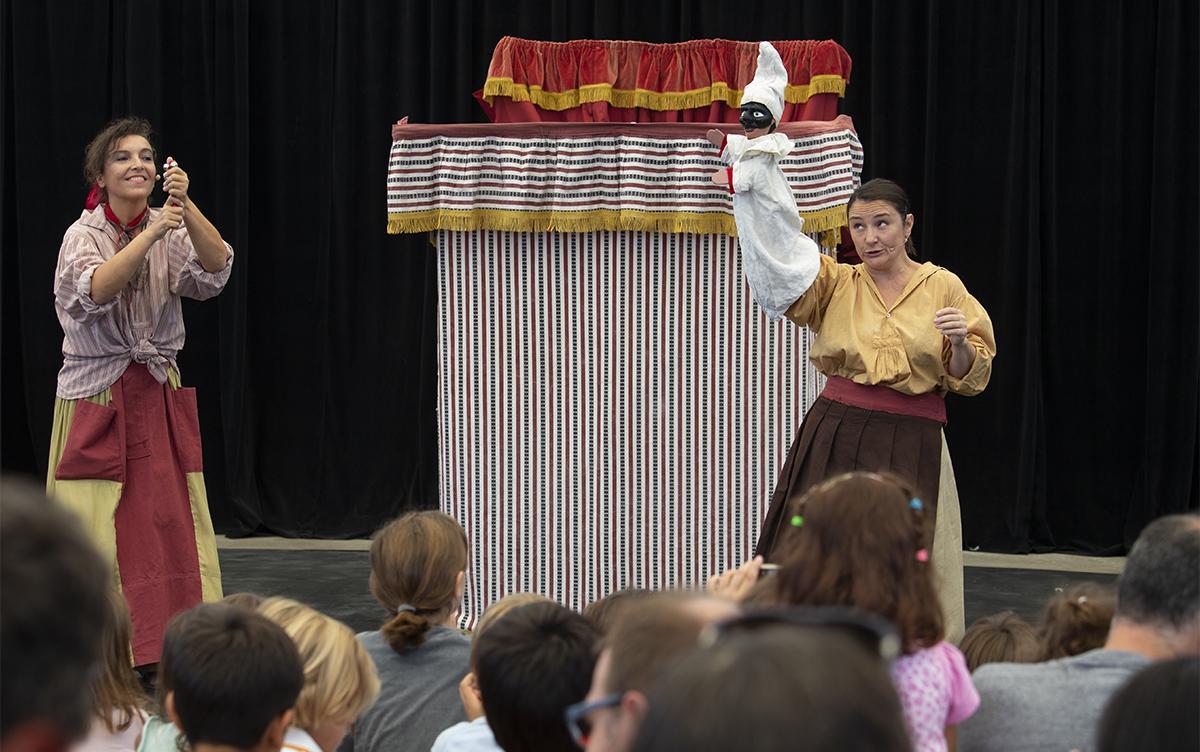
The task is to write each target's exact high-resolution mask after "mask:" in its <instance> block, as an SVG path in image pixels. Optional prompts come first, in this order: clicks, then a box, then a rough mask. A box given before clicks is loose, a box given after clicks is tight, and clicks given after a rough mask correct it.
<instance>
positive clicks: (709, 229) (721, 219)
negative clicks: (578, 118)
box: [387, 206, 846, 248]
mask: <svg viewBox="0 0 1200 752" xmlns="http://www.w3.org/2000/svg"><path fill="white" fill-rule="evenodd" d="M800 216H801V217H803V218H804V231H805V232H807V233H810V234H811V233H821V235H820V240H821V246H822V247H824V248H831V247H833V246H835V245H837V243H838V241H839V239H840V237H841V236H840V234H838V230H839V228H840V227H842V226H843V225H845V224H846V208H845V207H843V206H834V207H830V208H828V209H822V210H820V211H817V212H801V213H800ZM433 230H455V231H458V232H471V231H473V230H500V231H504V232H596V231H601V230H635V231H638V232H666V233H689V234H693V235H729V236H730V237H737V224H736V223H735V222H734V220H733V215H732V214H726V213H724V212H720V213H716V212H714V213H711V214H695V213H688V212H646V211H637V210H632V209H629V210H621V211H617V210H614V209H596V210H593V211H586V212H558V211H536V212H535V211H510V210H506V209H429V210H426V211H419V212H404V213H402V214H389V215H388V223H387V231H388V234H389V235H399V234H401V233H415V232H432V231H433Z"/></svg>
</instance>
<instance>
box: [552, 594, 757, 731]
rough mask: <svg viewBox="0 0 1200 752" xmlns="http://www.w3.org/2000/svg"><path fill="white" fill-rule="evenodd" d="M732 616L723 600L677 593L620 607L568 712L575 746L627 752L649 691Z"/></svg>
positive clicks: (652, 596) (732, 609) (732, 610)
mask: <svg viewBox="0 0 1200 752" xmlns="http://www.w3.org/2000/svg"><path fill="white" fill-rule="evenodd" d="M737 613H738V611H737V608H736V607H734V606H732V605H731V604H730V603H728V602H727V601H723V600H718V599H715V598H710V597H705V596H696V595H693V594H686V593H681V592H668V593H654V594H649V595H643V596H640V597H638V598H637V599H636V600H634V601H633V602H631V603H628V604H626V605H625V606H623V607H622V609H621V613H620V615H619V617H618V618H617V620H616V622H615V623H614V624H613V626H612V628H611V630H610V631H609V633H608V635H607V636H606V637H605V639H604V649H603V650H602V651H601V652H600V657H599V659H598V660H597V661H596V668H595V670H594V671H593V673H592V680H591V687H590V689H589V690H588V693H587V696H586V697H585V698H584V700H583V702H581V703H579V704H578V705H575V706H573V707H571V708H570V709H568V711H567V715H568V718H569V723H570V725H571V729H570V730H571V734H572V736H573V737H574V738H575V740H576V742H577V743H578V744H580V745H583V744H585V743H586V745H587V748H588V750H590V752H627V750H629V749H630V748H631V747H632V746H633V740H634V738H635V736H636V735H637V730H638V726H639V725H640V724H641V722H642V719H643V717H645V715H646V710H647V709H648V708H649V699H648V696H649V694H650V690H651V688H652V687H653V686H654V685H655V684H656V683H657V682H658V681H659V680H660V679H661V678H662V676H663V675H664V674H666V673H667V671H668V669H670V668H671V667H672V666H675V665H676V664H678V663H679V662H680V661H681V660H682V659H683V657H684V656H686V655H688V654H689V653H691V652H692V651H693V650H695V649H696V645H697V641H698V640H699V637H700V633H701V632H702V631H703V630H704V628H705V627H706V626H707V625H709V624H711V623H713V622H717V621H721V620H723V619H728V618H731V617H733V616H736V615H737Z"/></svg>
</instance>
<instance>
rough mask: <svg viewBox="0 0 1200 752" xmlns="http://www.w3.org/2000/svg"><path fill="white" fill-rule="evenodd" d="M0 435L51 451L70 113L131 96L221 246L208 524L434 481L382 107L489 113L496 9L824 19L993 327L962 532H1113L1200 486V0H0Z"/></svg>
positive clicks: (423, 251)
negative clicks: (389, 190)
mask: <svg viewBox="0 0 1200 752" xmlns="http://www.w3.org/2000/svg"><path fill="white" fill-rule="evenodd" d="M0 23H2V24H3V29H2V34H3V50H2V52H0V65H3V71H2V72H0V79H2V80H3V82H4V92H3V97H2V99H0V106H2V108H3V111H2V112H0V143H2V144H3V164H2V165H0V212H2V214H3V216H2V220H3V221H2V223H0V224H2V228H0V238H2V242H3V244H4V247H3V264H2V266H0V273H2V274H3V305H2V310H3V318H4V320H3V328H2V332H3V365H2V367H0V378H2V380H3V382H2V385H3V389H2V401H0V409H2V410H3V433H2V437H0V438H2V441H3V446H2V449H3V456H2V461H3V466H4V468H5V469H6V470H14V471H20V472H27V473H33V474H37V475H42V474H44V472H45V467H44V463H45V461H46V460H45V457H46V447H47V445H48V441H49V429H50V416H51V413H52V408H53V394H54V379H55V374H56V372H57V370H58V367H59V365H60V355H59V344H60V342H61V332H60V331H59V329H58V325H57V322H56V321H55V318H54V313H53V307H52V302H51V298H50V294H49V290H50V280H51V275H52V272H53V268H54V261H55V255H56V252H57V249H58V245H59V242H60V241H61V238H62V233H63V231H64V230H65V229H66V227H67V226H68V225H69V224H70V223H71V222H72V221H73V220H74V219H75V218H76V217H78V213H79V211H80V208H81V204H82V200H83V196H84V192H85V191H84V188H83V186H82V184H81V179H80V177H79V175H80V169H79V168H80V162H81V158H82V150H83V146H84V145H85V144H86V142H87V140H88V139H89V138H90V137H91V135H92V134H93V133H94V132H95V131H96V130H98V129H99V128H100V127H101V126H102V125H103V124H104V122H106V121H107V120H108V119H109V118H111V117H113V116H116V115H120V114H125V113H130V112H133V113H137V114H140V115H143V116H145V117H147V118H149V119H150V120H151V122H153V123H154V125H155V126H156V128H157V131H158V138H157V141H156V145H157V146H158V147H159V149H160V152H161V153H162V155H163V156H165V155H166V154H167V153H170V154H172V155H173V156H175V157H176V158H178V159H179V160H180V162H181V163H182V164H183V165H184V166H185V168H186V169H187V170H188V172H189V174H190V176H191V178H192V189H191V192H192V195H193V198H194V199H195V200H196V202H197V203H198V204H199V205H200V206H202V207H203V208H204V210H205V212H206V213H207V214H208V215H209V217H210V218H211V219H212V220H213V222H214V223H215V224H216V226H217V227H218V228H219V229H220V230H221V232H222V234H223V235H224V237H225V238H226V239H227V240H228V241H229V242H230V243H231V244H232V245H233V246H234V248H235V250H236V252H237V254H238V255H237V260H236V263H235V271H234V274H233V277H232V279H231V281H230V283H229V286H228V287H227V288H226V290H225V291H224V292H223V293H222V294H221V296H220V297H219V298H218V299H217V300H216V301H212V302H207V303H191V302H186V303H185V317H186V319H187V324H188V344H187V346H186V348H185V349H184V351H183V354H182V356H181V358H180V365H181V369H182V371H183V377H184V381H185V383H187V384H189V385H194V386H196V387H198V390H199V395H200V410H201V424H202V430H203V434H204V442H205V465H206V478H207V482H208V487H209V497H210V503H211V506H212V511H213V516H214V519H215V522H216V524H217V527H218V529H219V530H221V531H224V532H228V533H230V534H245V533H249V532H271V533H276V534H282V535H293V536H319V537H348V536H356V535H362V534H364V533H367V532H369V531H371V530H372V529H374V528H375V527H377V526H378V525H379V524H380V523H381V522H382V521H384V520H386V519H387V518H389V517H390V516H392V515H394V514H395V513H396V512H398V511H401V510H403V509H408V508H416V507H430V506H434V505H436V503H437V498H436V494H437V465H436V462H437V443H436V422H435V410H436V404H435V399H436V377H437V367H436V363H435V358H436V342H435V336H436V318H435V316H436V309H435V303H436V294H437V291H436V289H435V284H436V266H435V263H436V259H435V256H434V253H433V250H432V248H431V247H430V246H429V244H428V241H427V239H426V238H425V237H424V236H416V237H409V236H400V237H397V236H388V235H386V234H385V232H384V228H385V209H384V179H385V175H384V165H385V158H386V155H387V150H388V146H389V143H390V141H389V136H388V126H389V124H390V123H391V122H393V121H394V120H396V119H398V118H399V117H400V116H402V115H405V114H409V115H411V116H412V118H413V120H414V121H417V122H469V121H481V120H482V119H483V118H482V113H481V112H480V111H479V110H478V107H477V106H476V104H475V103H474V101H473V100H472V98H471V92H473V91H474V90H476V89H478V88H479V87H480V86H482V84H483V80H484V76H485V73H486V70H487V63H488V60H489V59H490V53H491V49H492V47H493V46H494V45H495V43H496V41H497V40H498V39H499V38H500V37H501V36H502V35H505V34H511V35H515V36H523V37H528V38H534V39H551V40H559V41H565V40H567V39H574V38H588V37H591V38H625V39H643V40H647V41H651V42H676V41H683V40H687V39H695V38H704V37H723V38H732V39H758V38H763V37H766V38H777V39H778V38H807V39H818V38H833V39H836V40H837V41H839V42H840V43H841V44H842V45H843V46H845V47H846V49H847V50H848V51H849V52H850V54H851V56H852V58H853V59H854V70H853V77H852V82H851V85H850V88H849V91H848V93H847V96H846V98H845V100H844V101H843V103H842V110H843V111H844V112H847V113H849V114H851V115H852V116H853V117H854V119H855V122H856V124H857V127H858V130H859V134H860V136H861V138H862V141H863V143H864V147H865V149H866V155H867V158H866V172H865V176H864V177H866V178H870V177H875V176H886V177H891V178H893V179H896V180H897V181H899V182H900V183H901V184H902V185H904V186H905V187H906V188H907V189H908V191H909V194H910V196H911V197H912V200H913V204H914V207H915V212H916V215H917V227H916V231H915V234H914V237H915V240H916V242H917V246H918V248H919V249H920V251H921V252H922V255H923V256H924V257H925V258H928V259H931V260H933V261H934V262H936V263H939V264H942V265H944V266H946V267H947V268H949V269H951V270H952V271H954V272H956V273H957V274H958V275H959V276H960V277H962V279H963V281H964V282H965V283H966V284H967V286H968V288H969V289H970V290H971V291H972V292H973V293H974V294H975V295H976V297H978V298H979V299H980V300H981V301H982V302H983V304H984V305H985V306H986V307H987V308H988V310H989V311H990V312H991V314H992V316H993V319H994V322H995V327H996V334H997V339H998V342H999V348H1000V354H999V357H998V358H997V361H996V370H995V373H994V375H993V379H992V384H991V385H990V387H989V388H988V390H987V391H986V392H985V393H984V394H983V395H982V396H980V397H976V398H970V399H964V398H954V397H952V398H950V401H949V413H950V424H949V427H948V428H947V432H946V433H947V437H948V440H949V444H950V448H951V452H952V456H953V459H954V463H955V468H956V471H957V474H958V481H959V487H960V494H961V497H962V503H963V510H962V512H963V520H964V533H965V536H966V542H967V544H968V545H969V546H982V547H984V548H987V549H990V550H1000V551H1030V550H1050V549H1058V550H1080V551H1088V552H1101V553H1116V552H1119V551H1121V550H1122V549H1123V548H1124V547H1125V546H1127V545H1128V544H1129V543H1130V542H1131V541H1132V539H1133V537H1135V536H1136V534H1137V532H1138V531H1139V530H1140V529H1141V527H1142V526H1144V525H1145V523H1146V522H1147V521H1149V520H1150V519H1152V518H1154V517H1155V516H1158V515H1160V514H1163V513H1167V512H1171V511H1179V510H1183V509H1187V508H1194V507H1195V506H1196V505H1197V498H1198V495H1200V492H1198V484H1200V481H1198V477H1200V463H1198V461H1197V455H1198V453H1200V443H1198V434H1200V406H1198V404H1197V400H1198V395H1200V362H1198V354H1200V302H1198V301H1200V295H1198V294H1197V283H1198V282H1200V261H1198V258H1200V254H1198V253H1197V250H1196V240H1195V239H1196V237H1197V230H1198V229H1200V227H1198V226H1197V225H1198V219H1197V217H1198V216H1200V196H1198V194H1197V182H1198V178H1200V169H1198V162H1200V154H1198V150H1197V133H1198V132H1200V128H1198V117H1197V97H1196V92H1197V90H1200V81H1198V76H1197V69H1198V65H1200V62H1198V60H1197V46H1196V44H1195V40H1196V39H1197V38H1200V23H1198V20H1197V6H1196V3H1194V2H1192V1H1191V0H1152V1H1151V2H1133V0H1119V1H1118V2H1114V3H1106V4H1101V5H1088V6H1086V7H1083V6H1079V5H1078V4H1068V3H1056V2H1051V1H1050V0H1017V1H1016V2H1012V3H1001V4H995V3H993V4H979V3H956V2H949V1H947V0H926V1H925V2H918V3H893V2H885V1H883V0H878V1H875V2H868V1H866V0H864V1H862V2H842V3H836V2H817V1H816V0H810V1H809V2H793V3H786V4H782V3H768V2H762V1H760V0H747V1H746V2H739V3H697V2H685V1H684V0H674V1H673V2H671V1H667V2H660V3H645V2H640V1H639V2H633V1H632V0H612V1H603V0H588V1H584V2H568V1H566V0H543V1H539V2H535V1H533V0H526V1H523V2H522V1H518V0H513V1H511V2H505V3H485V2H469V1H467V0H445V1H444V2H438V3H415V2H411V3H410V2H401V3H376V2H317V1H315V0H292V1H290V2H284V1H283V0H256V1H255V2H253V3H246V2H241V0H195V2H187V3H150V2H136V1H134V0H107V1H103V0H98V1H97V2H94V3H86V4H79V3H75V2H69V1H67V0H46V1H45V2H36V3H35V2H28V3H27V2H12V3H5V4H4V5H3V7H2V9H0Z"/></svg>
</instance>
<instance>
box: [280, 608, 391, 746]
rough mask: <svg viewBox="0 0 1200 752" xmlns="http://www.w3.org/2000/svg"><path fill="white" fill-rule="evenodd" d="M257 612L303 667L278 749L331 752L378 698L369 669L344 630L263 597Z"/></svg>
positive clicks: (309, 610) (336, 623)
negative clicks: (287, 640)
mask: <svg viewBox="0 0 1200 752" xmlns="http://www.w3.org/2000/svg"><path fill="white" fill-rule="evenodd" d="M258 612H259V613H260V614H262V615H263V616H265V617H267V618H268V619H270V620H271V621H273V622H275V623H276V624H278V625H279V626H281V627H283V631H285V632H287V633H288V636H289V637H291V638H292V642H294V643H296V649H297V650H299V651H300V660H301V661H303V662H304V688H303V689H301V690H300V697H298V698H297V699H296V708H295V711H296V715H295V717H294V718H293V719H292V727H291V728H290V729H288V732H287V736H285V737H284V739H283V748H284V749H285V750H291V751H292V752H334V750H336V749H337V748H338V744H340V743H341V741H342V739H343V738H345V736H346V732H347V731H348V730H349V728H350V726H351V724H353V723H354V719H355V718H357V717H358V716H359V714H361V713H362V712H363V711H364V710H366V709H367V708H368V707H370V706H371V703H373V702H375V698H376V697H377V696H378V695H379V678H378V676H376V674H375V664H373V663H372V662H371V657H370V656H368V655H367V651H366V650H364V649H363V646H362V645H361V644H359V642H358V640H356V639H354V632H352V631H351V630H350V628H349V627H347V626H346V625H345V624H342V623H341V622H340V621H337V620H336V619H331V618H330V617H328V616H326V615H325V614H322V613H320V612H319V611H316V610H314V609H312V608H309V607H308V606H305V605H304V604H302V603H297V602H296V601H293V600H290V599H288V598H279V597H275V598H268V599H267V600H265V601H263V602H262V603H261V604H260V605H259V607H258Z"/></svg>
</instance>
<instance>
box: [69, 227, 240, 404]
mask: <svg viewBox="0 0 1200 752" xmlns="http://www.w3.org/2000/svg"><path fill="white" fill-rule="evenodd" d="M158 211H159V210H158V209H151V210H150V217H149V223H153V222H154V221H155V219H157V216H158ZM119 238H120V235H119V231H118V230H117V228H116V227H114V226H113V225H112V224H111V223H109V222H108V220H107V219H105V216H104V207H103V206H98V207H96V208H95V209H93V210H91V211H85V212H83V214H82V215H81V216H80V217H79V220H78V221H76V222H75V223H74V224H72V225H71V226H70V227H69V228H67V233H66V235H65V236H64V237H63V243H62V248H60V249H59V252H58V265H57V267H56V269H55V271H54V310H55V312H56V313H57V314H58V321H59V324H61V325H62V330H63V345H62V352H63V366H62V370H60V371H59V372H58V390H57V391H58V396H59V397H62V398H63V399H79V398H82V397H90V396H92V395H94V394H96V393H98V392H100V391H102V390H104V389H106V388H107V387H109V386H112V384H113V383H114V382H115V381H116V380H117V379H119V378H121V374H122V373H124V372H125V369H126V368H127V367H128V366H129V364H130V363H131V362H137V363H144V364H146V367H147V368H148V369H149V370H150V373H151V374H153V375H154V377H155V378H156V379H158V381H159V382H165V381H166V379H167V370H168V369H169V368H176V363H175V356H176V354H178V352H179V351H180V349H182V348H183V341H184V328H183V310H182V307H181V305H180V297H181V296H182V297H188V298H195V299H196V300H205V299H207V298H211V297H213V296H214V295H216V294H217V293H219V292H220V291H221V289H222V288H224V287H225V283H226V281H228V279H229V273H230V270H231V269H232V268H233V248H231V247H230V246H229V244H228V243H226V244H225V249H226V251H227V253H228V254H229V255H228V257H227V259H226V261H225V268H223V269H221V270H219V271H216V272H206V271H205V270H204V267H203V266H201V264H200V259H199V257H197V255H196V250H195V248H194V247H193V245H192V239H191V237H189V235H188V232H187V229H186V228H179V229H177V230H171V231H169V232H167V233H166V234H165V235H164V236H163V237H162V238H161V239H159V240H158V241H156V242H155V243H154V245H153V246H151V248H150V250H149V252H147V254H146V261H145V263H144V265H143V267H142V269H141V271H140V272H138V273H137V274H135V275H134V278H133V279H132V280H130V282H129V283H128V284H126V285H125V287H124V288H123V289H122V290H121V291H120V292H119V293H117V296H116V297H115V298H113V299H112V300H110V301H108V302H107V303H97V302H96V301H94V300H92V294H91V292H92V275H93V274H94V273H95V271H96V268H97V267H99V266H100V265H101V264H102V263H104V262H105V261H107V260H108V259H110V258H112V257H113V255H114V254H116V252H117V251H118V250H119V249H120V245H119Z"/></svg>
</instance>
